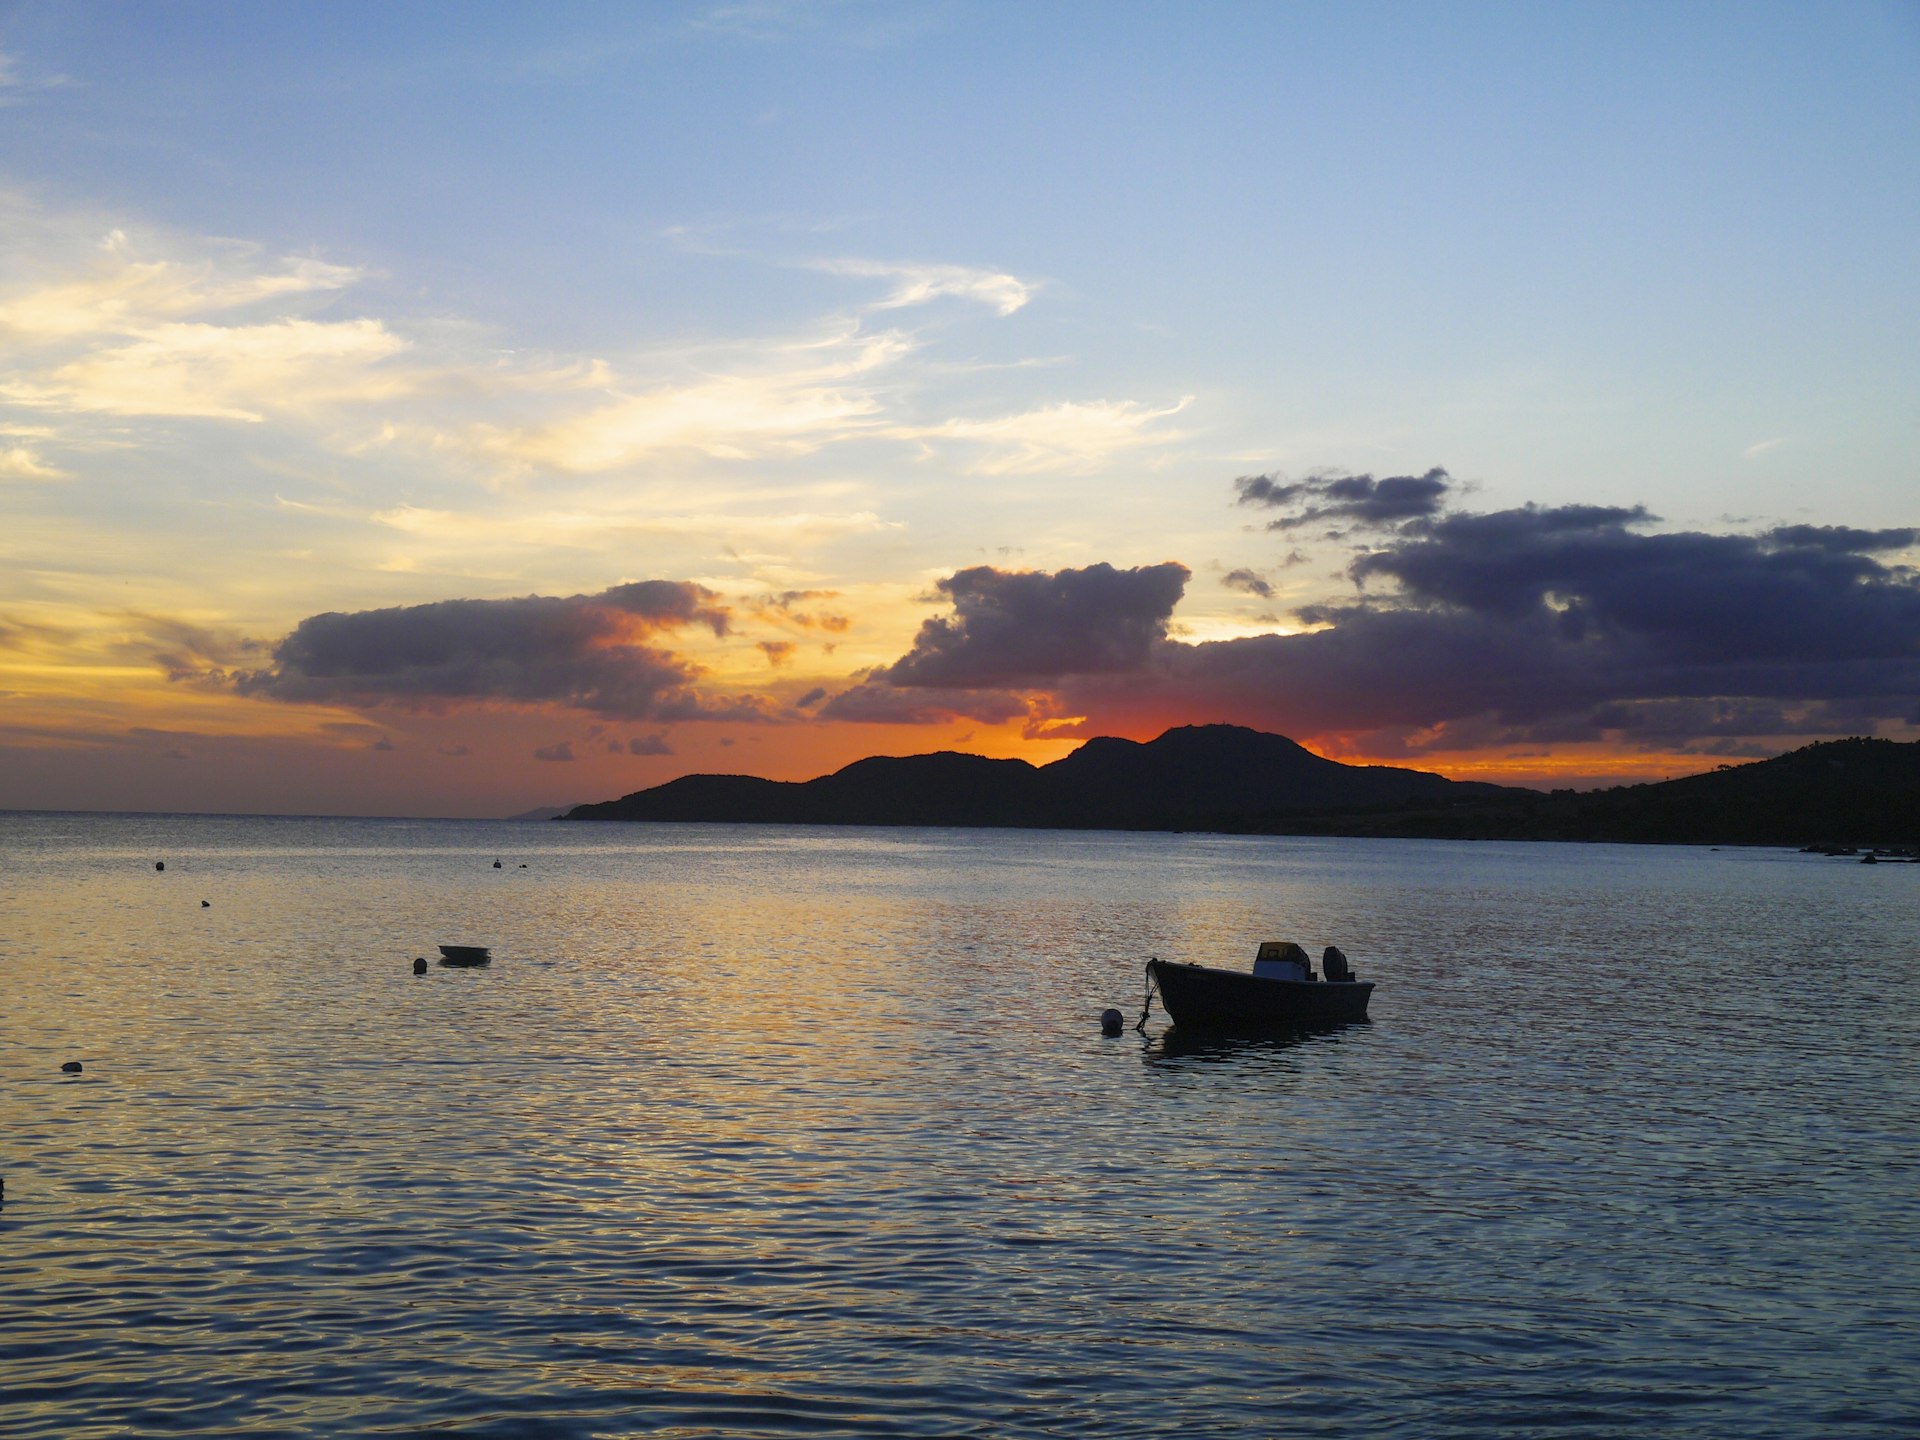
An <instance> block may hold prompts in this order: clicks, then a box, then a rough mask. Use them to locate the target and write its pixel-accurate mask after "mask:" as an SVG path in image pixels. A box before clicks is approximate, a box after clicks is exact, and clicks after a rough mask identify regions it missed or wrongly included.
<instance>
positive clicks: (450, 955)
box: [440, 945, 493, 965]
mask: <svg viewBox="0 0 1920 1440" xmlns="http://www.w3.org/2000/svg"><path fill="white" fill-rule="evenodd" d="M492 959H493V952H492V951H491V950H489V949H487V947H486V946H484V945H442V946H441V947H440V963H441V964H442V965H485V964H488V963H489V962H491V961H492Z"/></svg>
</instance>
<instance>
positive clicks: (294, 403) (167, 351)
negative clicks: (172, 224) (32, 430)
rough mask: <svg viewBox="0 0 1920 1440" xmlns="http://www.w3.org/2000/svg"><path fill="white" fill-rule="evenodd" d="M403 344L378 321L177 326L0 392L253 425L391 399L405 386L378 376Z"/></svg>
mask: <svg viewBox="0 0 1920 1440" xmlns="http://www.w3.org/2000/svg"><path fill="white" fill-rule="evenodd" d="M407 348H408V346H407V342H406V341H405V340H404V339H402V338H401V337H400V336H398V335H395V334H394V333H393V332H392V331H390V330H388V329H387V328H386V326H385V325H383V324H381V322H379V321H378V320H344V321H334V322H322V321H314V320H279V321H275V322H272V323H270V324H265V325H208V324H200V323H187V322H177V323H170V324H164V325H156V326H153V327H151V328H149V329H147V330H146V331H144V332H143V333H142V334H141V336H140V338H139V339H136V340H133V341H131V342H129V343H127V344H124V345H114V346H108V347H104V348H101V349H97V350H94V351H92V352H90V353H89V354H87V355H85V356H83V357H82V358H80V359H77V360H71V361H68V362H67V363H66V364H63V365H59V366H57V367H55V368H54V369H53V370H51V371H50V372H48V373H47V374H46V375H45V376H44V377H43V378H41V379H38V380H15V381H10V382H7V383H6V384H4V385H0V397H4V398H5V399H7V400H10V401H12V402H13V403H14V404H17V405H28V406H34V407H37V408H41V409H50V410H75V411H96V412H106V413H109V414H115V415H174V416H184V417H195V418H202V419H215V420H242V421H247V422H250V423H259V422H260V421H262V420H264V419H265V418H266V417H267V415H268V413H270V412H272V411H275V410H281V411H289V410H307V409H311V408H313V407H316V406H320V405H327V404H338V403H342V402H348V401H355V402H361V403H366V402H371V401H384V400H391V399H395V398H397V397H398V396H400V395H403V394H405V393H407V391H408V390H409V389H410V388H411V387H412V384H413V381H412V380H411V378H410V377H408V376H406V375H405V374H402V373H398V372H395V371H391V370H386V369H382V368H380V367H381V362H382V361H385V360H388V359H391V358H392V357H393V356H395V355H398V354H401V353H402V352H403V351H405V350H406V349H407Z"/></svg>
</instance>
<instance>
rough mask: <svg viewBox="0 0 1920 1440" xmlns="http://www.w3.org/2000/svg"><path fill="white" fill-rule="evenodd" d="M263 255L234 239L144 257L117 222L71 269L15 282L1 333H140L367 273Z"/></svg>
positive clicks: (349, 281)
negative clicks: (196, 250) (265, 262)
mask: <svg viewBox="0 0 1920 1440" xmlns="http://www.w3.org/2000/svg"><path fill="white" fill-rule="evenodd" d="M16 208H17V207H16ZM8 218H12V217H11V216H9V217H8ZM259 258H260V257H259V255H258V253H257V251H255V250H254V249H253V247H250V246H242V245H234V244H231V243H226V244H221V245H219V246H217V247H215V248H214V251H213V253H211V254H201V255H198V256H195V257H193V258H190V259H183V258H178V257H169V256H164V255H161V256H155V257H153V258H142V252H141V249H140V247H139V246H138V245H137V244H136V242H135V241H134V240H132V239H131V238H130V237H129V236H128V234H127V232H126V231H125V230H121V229H117V228H116V229H114V230H111V231H109V232H108V234H107V235H106V237H105V238H104V239H102V240H101V241H100V242H99V244H98V245H97V246H95V247H94V250H93V253H92V254H91V255H90V256H84V255H83V256H82V257H81V259H80V263H78V264H77V265H74V266H73V267H72V269H71V272H70V273H68V274H64V275H60V276H58V277H57V278H54V279H52V280H51V281H50V282H47V283H41V284H32V283H27V284H24V285H16V286H11V287H9V288H8V289H7V291H6V292H5V294H4V298H0V334H7V335H10V336H11V337H13V339H14V340H15V341H16V342H30V343H45V342H49V341H59V340H69V339H74V338H78V337H85V336H126V335H137V334H140V333H143V332H144V331H146V330H147V329H148V328H150V327H151V326H154V325H157V324H161V323H163V322H166V321H170V320H180V319H184V318H187V317H190V316H205V315H208V314H214V313H220V312H225V311H230V310H235V309H239V308H242V307H244V306H248V305H254V304H258V303H260V302H262V301H276V300H278V301H285V300H288V299H290V298H292V297H295V296H303V295H320V294H326V293H329V292H334V291H339V290H344V289H347V288H348V287H350V286H352V285H354V284H356V283H358V282H359V281H360V280H361V279H363V278H364V276H365V274H366V272H365V271H364V270H362V269H360V268H358V267H354V266H348V265H332V264H329V263H327V262H326V261H324V260H318V259H313V258H311V257H298V256H295V257H289V258H287V259H284V260H281V261H278V262H275V263H274V264H272V265H269V266H261V265H260V263H259Z"/></svg>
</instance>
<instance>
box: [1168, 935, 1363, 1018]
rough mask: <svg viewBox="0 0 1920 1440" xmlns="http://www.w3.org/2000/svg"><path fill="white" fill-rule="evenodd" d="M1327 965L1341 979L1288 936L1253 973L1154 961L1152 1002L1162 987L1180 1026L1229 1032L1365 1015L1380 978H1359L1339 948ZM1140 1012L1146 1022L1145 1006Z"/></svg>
mask: <svg viewBox="0 0 1920 1440" xmlns="http://www.w3.org/2000/svg"><path fill="white" fill-rule="evenodd" d="M1322 966H1323V968H1324V969H1325V971H1326V973H1327V975H1328V976H1329V977H1338V978H1328V979H1317V978H1315V976H1314V973H1313V963H1312V961H1310V960H1309V959H1308V958H1307V952H1306V951H1304V950H1302V949H1301V948H1300V947H1299V946H1298V945H1295V944H1293V943H1292V942H1290V941H1283V940H1269V941H1266V942H1265V943H1263V944H1262V945H1261V946H1260V951H1259V954H1258V956H1257V957H1256V958H1255V960H1254V962H1253V972H1252V973H1251V974H1248V973H1247V972H1245V971H1242V970H1216V969H1214V968H1213V967H1212V966H1209V965H1177V964H1175V963H1173V962H1172V961H1170V960H1149V961H1148V962H1147V979H1148V985H1149V988H1148V991H1147V995H1148V1004H1149V1006H1151V1003H1152V996H1153V994H1154V992H1155V991H1158V992H1159V995H1160V1003H1161V1004H1162V1005H1164V1006H1165V1007H1166V1011H1167V1014H1168V1015H1169V1016H1171V1017H1172V1019H1173V1023H1174V1024H1176V1025H1184V1026H1186V1027H1188V1028H1189V1029H1193V1030H1213V1031H1221V1032H1225V1033H1229V1034H1259V1033H1267V1032H1271V1031H1276V1030H1305V1029H1311V1028H1314V1027H1316V1026H1322V1025H1344V1024H1347V1023H1349V1022H1351V1021H1355V1020H1364V1019H1366V1018H1367V1001H1368V999H1369V998H1370V997H1371V996H1372V995H1373V982H1372V981H1371V980H1356V979H1354V978H1353V972H1352V971H1351V970H1350V969H1348V968H1347V957H1346V956H1345V955H1343V954H1341V953H1340V951H1339V950H1337V949H1335V948H1334V947H1332V946H1328V947H1327V951H1326V954H1325V956H1324V957H1323V958H1322ZM1140 1018H1141V1021H1142V1022H1143V1023H1144V1022H1145V1020H1146V1011H1145V1010H1143V1011H1141V1015H1140Z"/></svg>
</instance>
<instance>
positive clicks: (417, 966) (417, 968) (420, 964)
mask: <svg viewBox="0 0 1920 1440" xmlns="http://www.w3.org/2000/svg"><path fill="white" fill-rule="evenodd" d="M413 973H414V974H416V975H424V974H426V973H427V957H426V956H424V955H417V956H415V957H414V961H413Z"/></svg>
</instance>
